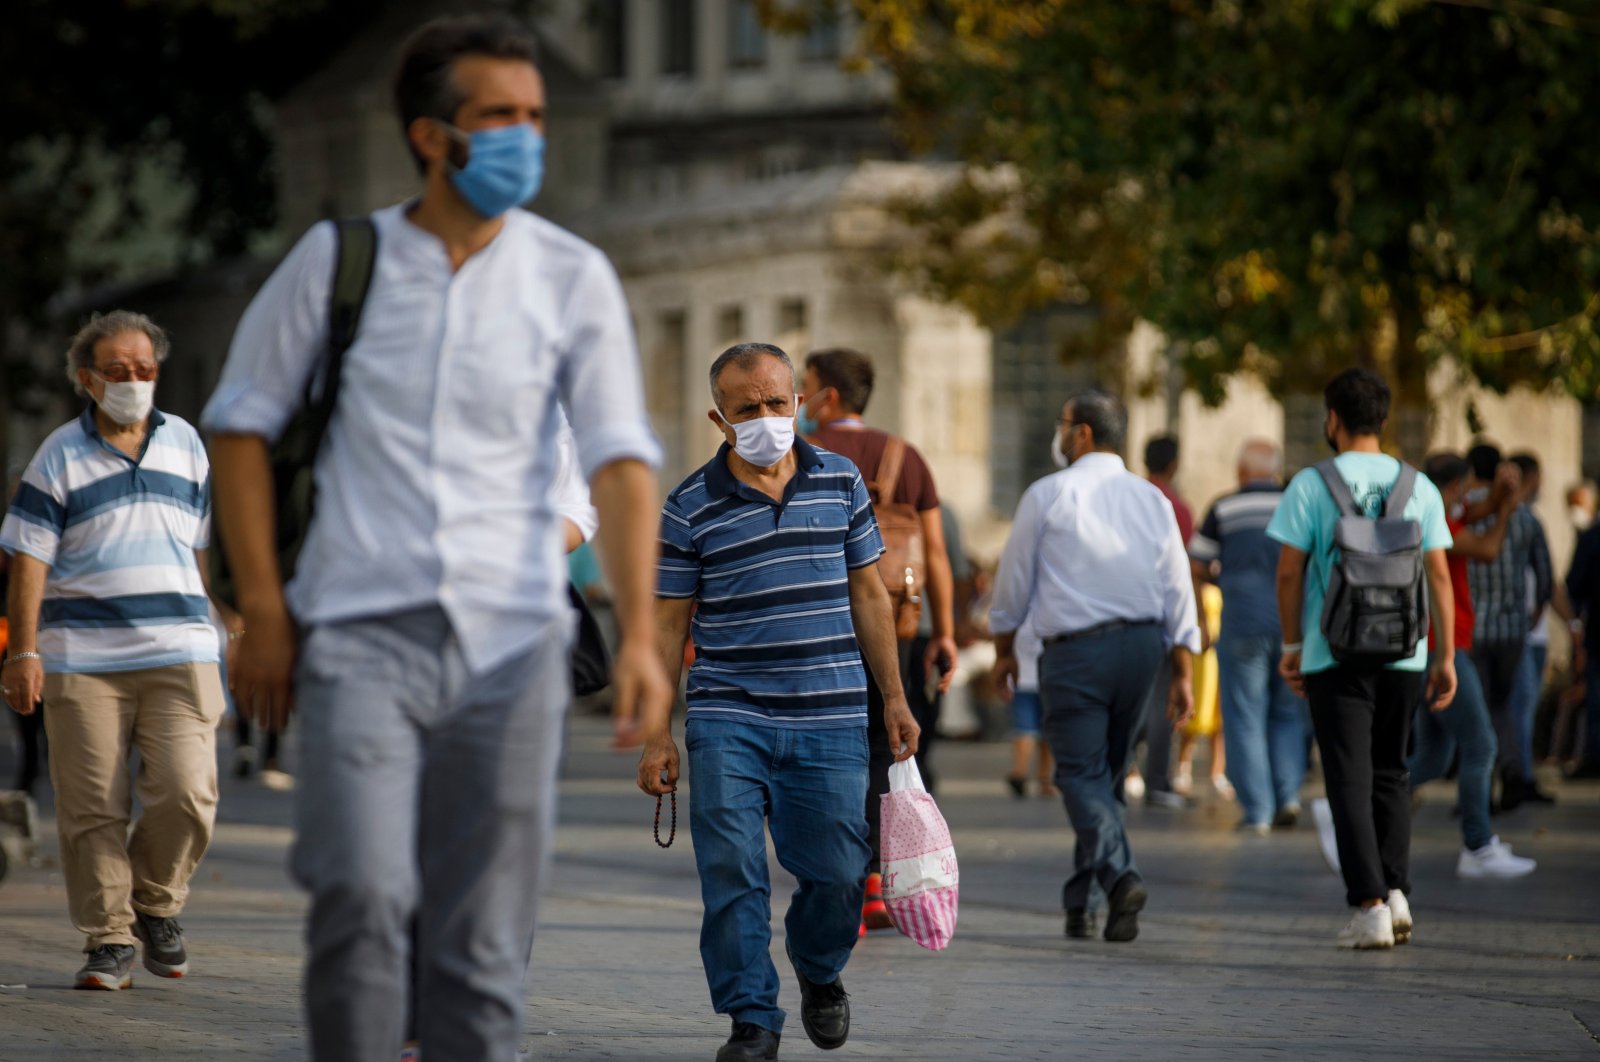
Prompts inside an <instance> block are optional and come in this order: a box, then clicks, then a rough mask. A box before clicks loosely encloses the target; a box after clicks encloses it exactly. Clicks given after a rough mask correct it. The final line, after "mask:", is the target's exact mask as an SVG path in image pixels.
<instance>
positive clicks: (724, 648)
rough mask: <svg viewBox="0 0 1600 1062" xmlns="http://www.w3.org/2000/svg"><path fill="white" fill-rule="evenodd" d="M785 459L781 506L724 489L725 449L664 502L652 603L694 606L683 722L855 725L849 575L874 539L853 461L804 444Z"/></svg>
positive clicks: (858, 702) (860, 713) (859, 686)
mask: <svg viewBox="0 0 1600 1062" xmlns="http://www.w3.org/2000/svg"><path fill="white" fill-rule="evenodd" d="M795 457H796V458H797V459H798V468H797V469H796V471H795V476H794V478H793V479H792V480H790V481H789V486H788V488H787V489H786V490H785V491H784V495H783V501H782V502H781V503H780V502H775V501H773V500H772V499H771V498H769V497H767V496H766V495H764V494H762V493H761V492H760V491H758V490H755V489H753V488H751V487H749V486H747V485H745V484H743V483H740V482H739V481H738V480H737V479H735V478H734V476H733V473H732V472H730V471H729V470H728V460H727V458H728V447H727V446H726V445H724V446H723V447H722V449H721V450H719V451H718V452H717V456H716V457H714V458H712V459H711V461H710V462H709V463H708V464H706V465H705V466H704V467H702V468H701V469H700V470H699V471H697V472H695V473H694V474H693V475H691V476H690V477H689V478H688V479H686V480H684V481H683V483H682V484H680V485H679V486H678V488H677V489H676V490H674V491H673V492H672V493H671V494H670V495H668V497H667V504H666V507H665V509H664V510H663V512H662V517H661V565H660V572H659V581H658V590H657V592H658V593H659V594H660V595H661V596H662V597H676V598H688V597H693V598H698V600H699V608H698V609H697V610H696V612H695V616H694V621H693V626H692V633H693V637H694V644H695V661H694V666H693V667H691V668H690V669H689V683H688V701H689V718H691V719H693V718H695V717H697V716H700V717H708V716H715V717H718V718H731V719H741V720H745V721H748V722H750V723H754V724H757V725H761V726H779V727H840V726H864V725H865V724H866V721H867V674H866V670H865V668H864V667H863V666H862V663H861V652H860V649H859V647H858V645H857V643H856V632H855V625H854V623H853V622H852V620H851V616H850V569H853V568H864V567H866V566H868V565H870V564H874V563H876V562H877V560H878V558H879V557H880V556H882V555H883V539H882V538H881V537H880V536H879V534H878V522H877V520H876V519H874V518H873V515H872V503H871V501H870V500H869V499H868V497H867V488H866V484H864V483H863V482H862V481H861V473H860V472H858V471H857V470H856V466H855V464H854V463H853V462H851V461H850V460H849V459H847V458H844V457H841V456H839V455H838V454H835V453H830V452H829V451H827V450H822V449H819V448H817V447H814V446H811V445H810V444H809V443H807V442H805V441H804V440H796V442H795Z"/></svg>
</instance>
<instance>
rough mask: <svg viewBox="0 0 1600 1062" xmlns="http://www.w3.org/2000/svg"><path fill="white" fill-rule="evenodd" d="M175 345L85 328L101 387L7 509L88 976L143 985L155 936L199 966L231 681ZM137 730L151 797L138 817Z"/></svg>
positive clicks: (13, 592)
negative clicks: (185, 921)
mask: <svg viewBox="0 0 1600 1062" xmlns="http://www.w3.org/2000/svg"><path fill="white" fill-rule="evenodd" d="M168 348H169V344H168V341H167V336H166V333H165V332H164V331H162V330H161V328H159V327H158V326H157V325H156V324H155V323H154V322H153V321H151V320H150V319H149V318H148V317H145V316H144V315H143V314H137V313H129V312H126V311H121V310H119V311H116V312H114V313H108V314H106V315H104V316H101V317H96V318H94V319H93V320H91V321H90V322H89V324H87V325H86V326H85V327H84V328H83V329H82V331H80V332H79V333H78V335H77V337H76V338H75V339H74V340H73V341H72V346H71V348H70V349H69V350H68V352H67V374H68V376H69V378H70V379H71V380H72V382H73V385H74V386H75V387H76V388H77V391H78V393H79V394H80V395H83V396H85V397H86V398H88V399H89V404H88V406H87V408H85V409H84V411H83V413H82V415H80V416H78V417H77V418H75V419H74V420H72V421H71V422H69V423H67V424H65V425H63V426H62V427H60V428H58V429H56V431H55V432H53V433H52V434H51V435H50V437H49V438H47V439H46V440H45V442H44V445H43V446H41V447H40V448H39V452H38V453H37V454H35V455H34V458H33V461H32V462H31V463H30V464H29V465H28V468H27V471H26V472H24V473H23V477H22V485H21V486H20V487H19V488H18V489H17V493H16V496H15V499H14V500H13V502H12V504H11V509H10V512H9V513H8V514H7V515H6V518H5V522H4V524H0V549H4V550H5V551H6V552H7V553H9V554H10V555H11V579H10V589H9V594H8V597H9V607H8V616H9V620H10V627H11V648H10V656H9V657H8V658H7V659H6V663H5V669H4V671H3V672H0V686H3V688H4V694H5V699H6V703H7V704H9V705H10V706H11V708H12V710H13V711H16V712H18V713H20V714H22V715H29V714H31V713H33V712H35V711H37V710H38V705H39V702H40V700H41V699H43V700H47V701H49V702H50V711H49V713H48V715H47V716H46V717H45V731H46V734H47V735H48V737H49V739H50V778H51V781H52V783H53V784H54V786H55V793H56V819H57V824H58V827H59V830H60V834H61V864H62V871H63V874H64V877H65V879H66V886H67V906H68V909H69V911H70V912H71V916H72V921H73V924H74V925H76V926H77V928H78V930H79V932H81V933H83V934H84V936H85V937H86V942H85V944H84V951H85V952H86V953H87V954H88V960H87V962H85V964H84V966H83V968H82V969H81V970H79V971H78V975H77V980H76V985H77V987H78V988H99V989H118V988H127V987H129V986H130V985H132V983H133V976H132V969H133V957H134V947H133V945H134V942H135V940H136V939H137V940H138V941H141V942H142V943H143V944H144V965H145V968H146V969H147V970H149V971H150V972H151V973H154V974H156V975H157V976H160V977H182V976H183V975H184V974H185V973H187V972H188V965H189V962H188V954H187V952H186V950H185V945H184V938H183V931H182V929H181V928H180V927H179V925H178V923H177V916H178V914H179V912H181V911H182V910H183V905H184V900H185V899H186V898H187V896H188V893H189V880H190V878H192V877H193V876H194V872H195V868H196V867H197V866H198V865H199V863H200V857H201V856H202V855H204V854H205V851H206V847H207V846H208V845H209V844H210V842H211V829H212V824H213V822H214V820H215V817H216V809H217V761H216V727H217V721H218V720H219V719H221V717H222V712H223V696H222V683H221V681H220V679H219V677H218V670H217V665H218V663H219V660H218V656H219V653H218V648H219V647H218V638H217V632H216V629H215V628H213V627H212V626H211V621H210V618H209V615H208V611H207V607H206V605H207V600H206V599H207V594H206V587H205V584H204V581H203V578H202V575H201V573H202V572H204V571H205V570H206V565H205V556H204V551H205V549H206V546H207V544H208V539H209V536H210V530H211V474H210V466H209V464H208V463H207V461H206V452H205V448H204V446H202V445H201V442H200V436H199V435H198V434H197V433H196V432H195V430H194V428H192V427H190V426H189V425H188V424H187V423H185V422H184V421H182V420H179V419H178V418H177V417H175V416H172V415H171V414H167V413H162V412H161V411H160V410H159V409H156V408H155V406H154V404H153V403H154V397H155V388H156V379H157V377H158V376H159V375H160V372H161V363H162V362H163V361H164V360H165V359H166V356H167V351H168ZM223 614H224V616H225V617H227V622H228V624H229V629H230V631H231V630H234V629H236V625H237V623H238V619H237V617H235V616H232V614H231V613H230V612H227V611H226V610H224V613H223ZM136 748H137V750H138V752H139V773H138V777H137V779H135V780H134V786H135V787H136V788H137V791H138V794H139V802H140V804H141V805H143V808H144V813H143V814H142V815H141V816H140V818H139V821H138V822H137V823H136V824H135V825H134V827H133V831H132V833H131V834H130V833H129V831H128V823H129V820H130V818H131V817H132V803H133V798H132V794H131V793H130V791H129V777H128V759H129V757H130V755H131V754H132V752H133V751H134V749H136Z"/></svg>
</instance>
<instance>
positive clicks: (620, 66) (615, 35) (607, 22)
mask: <svg viewBox="0 0 1600 1062" xmlns="http://www.w3.org/2000/svg"><path fill="white" fill-rule="evenodd" d="M627 9H628V0H593V3H591V4H590V6H589V21H590V23H591V24H592V25H593V26H594V42H595V57H594V68H595V73H596V74H597V75H599V76H600V77H605V78H622V77H625V76H627V73H628V23H627V18H628V16H627Z"/></svg>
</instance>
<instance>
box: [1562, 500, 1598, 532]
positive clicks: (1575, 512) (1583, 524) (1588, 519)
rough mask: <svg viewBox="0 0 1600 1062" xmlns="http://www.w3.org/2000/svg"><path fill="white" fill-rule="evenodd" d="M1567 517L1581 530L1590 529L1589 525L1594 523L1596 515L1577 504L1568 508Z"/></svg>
mask: <svg viewBox="0 0 1600 1062" xmlns="http://www.w3.org/2000/svg"><path fill="white" fill-rule="evenodd" d="M1567 518H1568V519H1570V520H1571V521H1572V526H1573V527H1574V528H1576V529H1577V530H1579V531H1587V530H1589V525H1590V524H1592V523H1594V515H1593V514H1592V513H1590V512H1589V510H1588V509H1584V508H1582V507H1580V506H1577V505H1574V506H1571V507H1570V508H1568V509H1567Z"/></svg>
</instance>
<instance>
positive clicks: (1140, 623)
mask: <svg viewBox="0 0 1600 1062" xmlns="http://www.w3.org/2000/svg"><path fill="white" fill-rule="evenodd" d="M1160 624H1161V621H1160V620H1153V619H1137V620H1125V619H1118V620H1106V621H1105V622H1104V623H1096V624H1095V625H1094V626H1093V627H1085V628H1083V629H1082V630H1078V631H1068V632H1067V633H1066V634H1052V635H1051V636H1050V637H1048V638H1046V639H1044V642H1043V643H1042V644H1044V645H1059V644H1061V643H1062V642H1075V641H1077V640H1078V639H1079V638H1091V637H1093V636H1094V635H1096V634H1110V633H1111V632H1112V631H1120V630H1122V629H1123V628H1125V627H1156V626H1159V625H1160Z"/></svg>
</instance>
